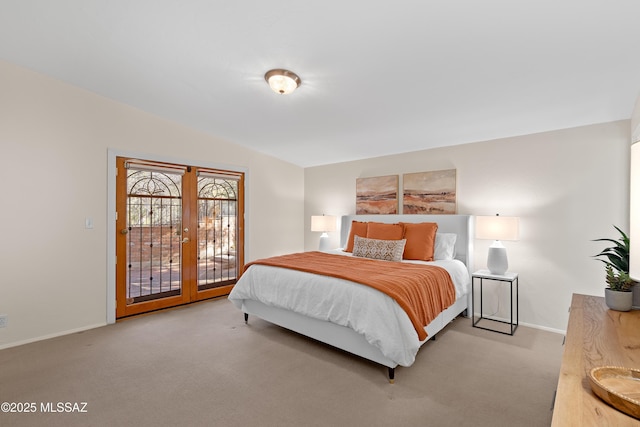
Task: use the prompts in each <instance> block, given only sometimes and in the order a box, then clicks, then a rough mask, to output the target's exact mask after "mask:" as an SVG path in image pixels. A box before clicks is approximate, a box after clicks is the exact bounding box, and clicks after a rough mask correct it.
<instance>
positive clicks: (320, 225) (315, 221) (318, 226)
mask: <svg viewBox="0 0 640 427" xmlns="http://www.w3.org/2000/svg"><path fill="white" fill-rule="evenodd" d="M311 231H319V232H321V233H322V234H321V235H320V246H319V250H320V251H327V250H329V235H328V234H327V233H328V232H330V231H336V217H335V216H332V215H312V216H311Z"/></svg>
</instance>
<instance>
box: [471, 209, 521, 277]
mask: <svg viewBox="0 0 640 427" xmlns="http://www.w3.org/2000/svg"><path fill="white" fill-rule="evenodd" d="M476 239H487V240H493V241H494V242H493V244H491V246H489V255H488V256H487V268H488V269H489V271H490V272H491V274H497V275H503V274H504V273H506V272H507V268H508V267H509V263H508V262H507V248H505V247H504V245H503V244H502V242H501V240H518V217H514V216H499V215H495V216H477V217H476Z"/></svg>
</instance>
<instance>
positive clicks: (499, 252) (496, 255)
mask: <svg viewBox="0 0 640 427" xmlns="http://www.w3.org/2000/svg"><path fill="white" fill-rule="evenodd" d="M487 268H488V269H489V271H490V272H491V274H497V275H503V274H504V273H506V272H507V268H509V263H508V262H507V248H505V247H504V246H503V245H502V243H501V242H500V241H499V240H496V241H494V242H493V244H492V245H491V246H489V256H488V257H487Z"/></svg>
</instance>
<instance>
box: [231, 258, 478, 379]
mask: <svg viewBox="0 0 640 427" xmlns="http://www.w3.org/2000/svg"><path fill="white" fill-rule="evenodd" d="M340 253H341V254H345V253H344V252H342V251H340ZM350 255H351V254H348V255H347V256H350ZM380 262H387V261H380ZM424 264H431V265H437V266H440V267H443V268H445V269H446V270H447V271H449V274H450V275H451V279H452V281H453V283H454V286H455V288H456V299H458V298H460V297H461V296H463V295H466V294H467V293H468V289H469V284H470V281H469V273H468V270H467V268H466V267H465V265H464V264H463V263H462V262H461V261H458V260H450V261H449V260H447V261H444V260H443V261H434V262H428V263H424ZM229 299H230V300H231V301H232V302H233V303H234V305H235V306H236V307H238V308H239V309H242V301H243V300H245V299H249V300H256V301H260V302H262V303H264V304H266V305H269V306H275V307H279V308H284V309H287V310H291V311H294V312H296V313H300V314H303V315H305V316H309V317H313V318H316V319H320V320H325V321H329V322H333V323H336V324H338V325H342V326H346V327H349V328H351V329H353V330H355V331H356V332H358V333H360V334H362V335H363V336H364V337H365V339H366V340H367V342H369V343H370V344H371V345H373V346H375V347H377V348H379V349H380V351H381V352H382V354H384V355H385V356H386V357H388V358H389V359H391V360H393V361H395V362H397V363H398V364H399V365H401V366H411V364H413V362H414V360H415V356H416V354H417V353H418V349H419V348H420V345H421V344H422V343H421V342H420V341H419V340H418V334H417V332H416V331H415V329H414V327H413V325H412V324H411V321H410V320H409V316H407V314H406V313H405V312H404V310H403V309H402V308H401V307H400V306H399V305H398V304H397V303H396V302H395V300H393V299H392V298H391V297H389V296H388V295H386V294H384V293H382V292H380V291H377V290H376V289H373V288H371V287H369V286H365V285H361V284H359V283H354V282H351V281H347V280H343V279H336V278H332V277H325V276H321V275H317V274H312V273H306V272H302V271H296V270H288V269H284V268H279V267H271V266H264V265H259V264H257V265H253V266H251V267H250V268H249V269H248V270H247V271H246V272H245V273H244V274H243V275H242V277H241V278H240V280H238V283H237V284H236V285H235V286H234V288H233V290H232V291H231V293H230V294H229Z"/></svg>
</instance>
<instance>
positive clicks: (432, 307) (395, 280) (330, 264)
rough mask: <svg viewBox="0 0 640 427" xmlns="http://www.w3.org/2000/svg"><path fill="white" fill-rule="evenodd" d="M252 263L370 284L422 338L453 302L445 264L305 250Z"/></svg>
mask: <svg viewBox="0 0 640 427" xmlns="http://www.w3.org/2000/svg"><path fill="white" fill-rule="evenodd" d="M253 264H262V265H268V266H272V267H282V268H288V269H293V270H300V271H305V272H308V273H314V274H320V275H324V276H331V277H337V278H340V279H346V280H350V281H352V282H356V283H361V284H363V285H367V286H371V287H372V288H375V289H377V290H379V291H380V292H384V293H385V294H387V295H389V296H390V297H391V298H393V299H394V300H396V302H397V303H398V304H399V305H400V307H402V309H403V310H404V311H405V312H406V313H407V315H408V316H409V319H410V320H411V323H412V324H413V327H414V328H415V329H416V332H417V333H418V338H419V339H420V341H422V340H424V339H426V338H427V333H426V332H425V330H424V327H425V326H427V325H428V324H429V323H430V322H431V321H432V320H433V319H435V318H436V317H437V316H438V314H440V313H441V312H442V311H443V310H445V309H446V308H447V307H449V306H450V305H452V304H453V303H454V302H455V299H456V291H455V287H454V286H453V282H452V280H451V276H450V275H449V273H448V272H447V270H445V269H444V268H441V267H437V266H433V265H420V264H410V263H400V262H390V261H378V260H372V259H367V258H358V257H346V256H343V255H332V254H327V253H323V252H303V253H296V254H290V255H281V256H275V257H271V258H265V259H260V260H257V261H254V262H251V263H249V264H247V265H246V266H245V270H246V269H247V268H248V267H250V266H251V265H253Z"/></svg>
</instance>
